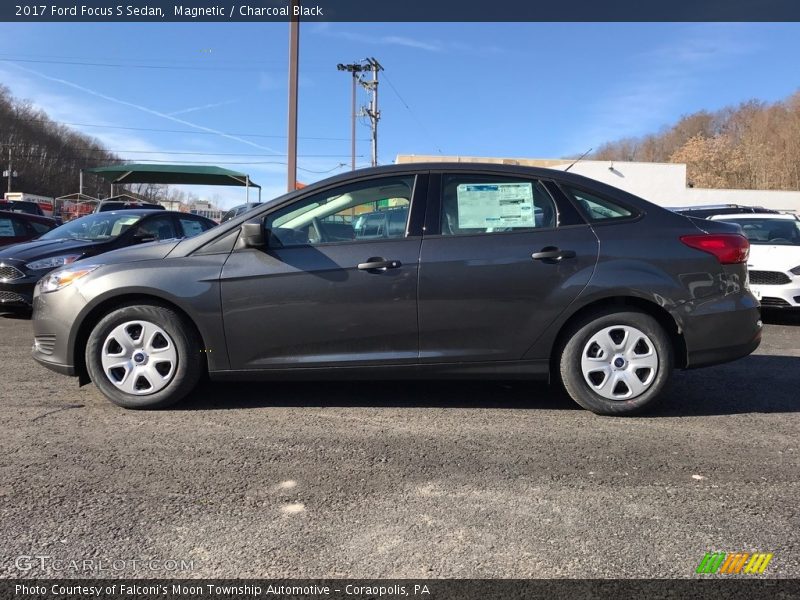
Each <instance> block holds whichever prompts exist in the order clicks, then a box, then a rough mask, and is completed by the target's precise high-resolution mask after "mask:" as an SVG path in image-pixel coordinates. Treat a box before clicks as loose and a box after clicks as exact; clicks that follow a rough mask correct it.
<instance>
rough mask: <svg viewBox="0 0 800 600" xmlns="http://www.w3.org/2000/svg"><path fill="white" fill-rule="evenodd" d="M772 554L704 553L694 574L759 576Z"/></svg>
mask: <svg viewBox="0 0 800 600" xmlns="http://www.w3.org/2000/svg"><path fill="white" fill-rule="evenodd" d="M771 560H772V554H771V553H767V552H753V553H750V552H727V553H726V552H706V555H705V556H704V557H703V560H701V561H700V564H699V565H698V566H697V569H695V573H701V574H714V573H721V574H723V575H738V574H740V573H747V574H751V575H760V574H761V573H763V572H764V571H765V570H766V569H767V565H768V564H769V561H771Z"/></svg>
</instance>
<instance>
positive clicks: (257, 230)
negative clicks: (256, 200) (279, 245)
mask: <svg viewBox="0 0 800 600" xmlns="http://www.w3.org/2000/svg"><path fill="white" fill-rule="evenodd" d="M268 235H269V234H268V232H265V231H264V227H263V226H262V225H261V223H260V222H259V223H245V224H244V225H242V245H243V246H244V247H245V248H263V247H264V246H266V245H267V236H268Z"/></svg>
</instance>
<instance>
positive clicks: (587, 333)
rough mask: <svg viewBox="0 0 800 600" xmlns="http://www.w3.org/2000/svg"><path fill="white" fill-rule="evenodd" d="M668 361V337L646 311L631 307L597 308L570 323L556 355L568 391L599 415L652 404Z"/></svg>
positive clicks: (663, 383) (668, 368)
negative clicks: (603, 309) (620, 309)
mask: <svg viewBox="0 0 800 600" xmlns="http://www.w3.org/2000/svg"><path fill="white" fill-rule="evenodd" d="M672 365H673V357H672V343H671V341H670V339H669V336H668V335H667V332H666V331H664V328H663V327H662V326H661V325H660V324H659V323H658V321H656V319H654V318H653V317H651V316H650V315H648V314H646V313H643V312H638V311H630V310H629V311H624V312H622V311H611V310H609V311H603V312H597V313H594V314H592V315H589V316H588V317H586V318H585V319H583V320H581V321H580V322H578V323H575V324H574V325H573V326H572V327H571V328H570V330H569V331H568V332H567V335H566V336H565V338H564V343H563V345H562V346H561V352H560V355H559V367H560V374H561V381H562V383H563V384H564V388H565V389H566V391H567V393H568V394H569V395H570V397H572V399H573V400H575V402H577V403H578V404H580V405H581V406H583V407H584V408H586V409H588V410H591V411H592V412H594V413H597V414H601V415H626V414H633V413H636V412H639V411H641V410H643V409H644V408H646V407H647V408H650V407H652V406H653V404H654V403H655V402H657V401H658V400H659V398H660V397H661V396H662V394H663V392H664V389H665V388H666V385H667V382H668V380H669V377H670V375H671V372H672Z"/></svg>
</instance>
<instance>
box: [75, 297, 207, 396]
mask: <svg viewBox="0 0 800 600" xmlns="http://www.w3.org/2000/svg"><path fill="white" fill-rule="evenodd" d="M203 365H204V361H203V357H202V353H201V345H200V342H199V336H198V335H197V334H196V333H195V329H194V327H193V325H192V324H191V323H189V322H187V320H186V319H185V318H184V317H183V316H182V315H180V314H178V313H177V312H176V311H174V310H173V309H171V308H168V307H166V306H159V305H154V304H136V305H126V306H121V307H119V308H117V309H115V310H113V311H112V312H110V313H109V314H107V315H106V316H105V317H103V318H102V319H101V320H100V321H99V322H98V323H97V325H95V327H94V329H93V330H92V332H91V334H90V335H89V340H88V342H87V344H86V367H87V370H88V371H89V376H90V377H91V379H92V381H93V382H94V384H95V385H96V386H97V387H98V388H99V389H100V391H101V392H103V394H104V395H105V396H106V397H108V398H109V399H110V400H111V401H112V402H113V403H114V404H117V405H119V406H122V407H125V408H160V407H164V406H168V405H170V404H173V403H175V402H177V401H178V400H180V399H181V398H183V397H184V396H186V394H188V393H189V392H191V391H192V389H194V387H195V386H196V385H197V382H198V380H199V379H200V376H201V375H202V372H203Z"/></svg>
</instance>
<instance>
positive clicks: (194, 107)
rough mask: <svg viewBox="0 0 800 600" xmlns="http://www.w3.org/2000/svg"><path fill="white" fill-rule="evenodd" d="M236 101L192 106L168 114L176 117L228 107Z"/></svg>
mask: <svg viewBox="0 0 800 600" xmlns="http://www.w3.org/2000/svg"><path fill="white" fill-rule="evenodd" d="M235 102H236V100H225V101H224V102H212V103H211V104H203V105H202V106H192V107H190V108H184V109H181V110H173V111H172V112H171V113H167V114H168V115H169V116H170V117H174V116H175V115H184V114H186V113H190V112H195V111H197V110H206V109H209V108H218V107H220V106H228V105H229V104H233V103H235Z"/></svg>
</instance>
